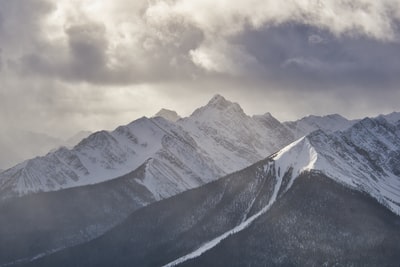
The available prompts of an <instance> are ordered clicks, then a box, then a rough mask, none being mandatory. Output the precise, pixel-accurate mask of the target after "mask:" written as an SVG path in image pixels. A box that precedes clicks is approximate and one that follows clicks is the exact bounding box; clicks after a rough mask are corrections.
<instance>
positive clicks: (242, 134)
mask: <svg viewBox="0 0 400 267" xmlns="http://www.w3.org/2000/svg"><path fill="white" fill-rule="evenodd" d="M178 124H179V125H181V126H182V127H183V128H184V129H185V130H186V131H187V132H189V133H190V135H191V136H192V137H193V139H194V140H195V141H196V143H197V144H199V146H200V147H201V148H202V149H203V150H204V151H207V153H208V154H209V155H210V157H211V159H212V160H213V161H214V162H218V164H219V165H221V166H220V167H221V169H222V170H223V171H224V172H225V173H226V174H227V173H231V172H234V171H237V170H240V169H242V168H244V167H246V166H248V165H250V164H252V163H254V162H256V161H259V160H261V159H263V158H265V157H267V156H268V155H269V154H271V153H273V152H275V151H277V150H278V149H280V148H282V147H283V146H285V145H287V144H289V143H290V142H291V141H293V140H294V137H293V135H292V134H291V132H290V131H289V130H287V129H286V128H285V127H284V126H283V125H282V124H281V123H280V122H279V121H278V120H276V119H275V118H274V117H272V115H271V114H269V113H267V114H265V115H261V116H253V117H250V116H248V115H246V114H245V113H244V111H243V110H242V108H241V107H240V106H239V104H237V103H232V102H230V101H228V100H226V99H225V98H224V97H222V96H221V95H216V96H214V97H213V98H212V99H211V100H210V101H209V102H208V104H207V105H206V106H204V107H201V108H199V109H197V110H195V111H194V112H193V114H192V115H191V116H190V117H188V118H184V119H181V120H179V121H178Z"/></svg>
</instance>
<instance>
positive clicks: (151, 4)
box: [0, 0, 400, 138]
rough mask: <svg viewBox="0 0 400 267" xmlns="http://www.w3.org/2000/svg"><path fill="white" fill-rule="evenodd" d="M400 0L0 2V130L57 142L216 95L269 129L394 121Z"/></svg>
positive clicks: (399, 75)
mask: <svg viewBox="0 0 400 267" xmlns="http://www.w3.org/2000/svg"><path fill="white" fill-rule="evenodd" d="M399 58H400V0H380V1H376V0H340V1H338V0H324V1H322V0H287V1H278V0H235V1H228V0H160V1H152V0H145V1H144V0H135V1H128V0H113V1H111V0H109V1H105V0H57V1H55V0H53V1H51V0H28V1H27V0H0V121H1V125H2V127H1V128H2V129H3V131H10V130H14V129H23V130H29V131H34V132H43V133H47V134H49V135H52V136H55V137H62V138H66V137H68V136H70V135H73V134H74V133H76V132H78V131H80V130H92V131H93V130H99V129H113V128H114V127H116V126H118V125H121V124H126V123H129V122H130V121H133V120H134V119H136V118H138V117H141V116H143V115H145V116H151V115H153V114H155V113H156V112H157V111H158V110H159V109H161V108H169V109H173V110H176V111H177V112H178V113H179V114H180V115H183V116H187V115H190V113H191V112H192V111H193V110H194V109H195V108H197V107H199V106H201V105H204V104H205V103H207V101H208V100H209V99H210V98H211V97H212V96H213V95H214V94H216V93H219V94H222V95H223V96H225V97H226V98H228V99H230V100H232V101H235V102H238V103H240V105H241V106H242V107H243V109H244V110H245V112H246V113H248V114H263V113H266V112H271V113H272V114H273V115H274V116H275V117H276V118H278V119H279V120H281V121H285V120H295V119H298V118H300V117H303V116H306V115H309V114H316V115H324V114H330V113H340V114H342V115H344V116H346V117H348V118H361V117H365V116H374V115H377V114H383V113H390V112H392V111H400V101H399V100H400V90H399V86H400V60H399Z"/></svg>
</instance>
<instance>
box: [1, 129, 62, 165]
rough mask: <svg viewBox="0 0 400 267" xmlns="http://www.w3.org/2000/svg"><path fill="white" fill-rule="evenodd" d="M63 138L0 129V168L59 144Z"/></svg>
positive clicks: (40, 153)
mask: <svg viewBox="0 0 400 267" xmlns="http://www.w3.org/2000/svg"><path fill="white" fill-rule="evenodd" d="M62 142H63V140H61V139H58V138H54V137H52V136H49V135H46V134H42V133H35V132H30V131H21V130H7V129H2V130H1V131H0V168H2V169H7V168H9V167H11V166H13V165H15V164H17V163H19V162H22V161H24V160H26V159H29V158H31V157H34V156H38V155H45V154H46V153H47V152H48V151H50V150H51V149H53V148H56V147H57V146H59V145H60V144H61V143H62Z"/></svg>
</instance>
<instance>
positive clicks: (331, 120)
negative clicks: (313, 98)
mask: <svg viewBox="0 0 400 267" xmlns="http://www.w3.org/2000/svg"><path fill="white" fill-rule="evenodd" d="M356 122H357V121H350V120H348V119H346V118H344V117H342V116H340V115H339V114H331V115H327V116H315V115H310V116H307V117H304V118H302V119H300V120H297V121H289V122H284V123H283V124H284V125H285V126H286V127H287V128H288V129H289V130H290V131H291V132H292V133H293V135H294V136H295V138H296V139H298V138H300V137H302V136H305V135H307V134H309V133H311V132H313V131H316V130H323V131H324V132H326V133H333V132H336V131H343V130H346V129H348V128H350V127H351V126H352V125H353V124H354V123H356Z"/></svg>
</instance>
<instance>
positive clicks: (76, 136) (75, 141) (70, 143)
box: [63, 131, 92, 148]
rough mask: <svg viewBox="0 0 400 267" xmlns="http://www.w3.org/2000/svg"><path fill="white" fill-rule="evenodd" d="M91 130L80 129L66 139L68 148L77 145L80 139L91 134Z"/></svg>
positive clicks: (65, 144)
mask: <svg viewBox="0 0 400 267" xmlns="http://www.w3.org/2000/svg"><path fill="white" fill-rule="evenodd" d="M91 134H92V132H91V131H79V132H77V133H76V134H74V135H73V136H71V137H70V138H68V139H67V140H65V141H64V143H63V145H64V146H66V147H68V148H73V147H74V146H76V145H77V144H78V143H79V142H80V141H82V140H83V139H85V138H86V137H88V136H89V135H91Z"/></svg>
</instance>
